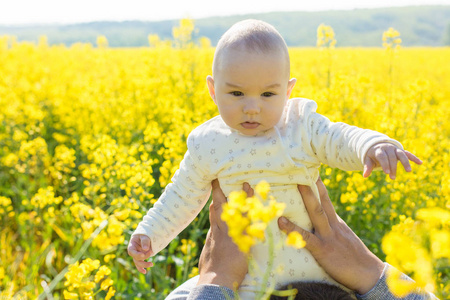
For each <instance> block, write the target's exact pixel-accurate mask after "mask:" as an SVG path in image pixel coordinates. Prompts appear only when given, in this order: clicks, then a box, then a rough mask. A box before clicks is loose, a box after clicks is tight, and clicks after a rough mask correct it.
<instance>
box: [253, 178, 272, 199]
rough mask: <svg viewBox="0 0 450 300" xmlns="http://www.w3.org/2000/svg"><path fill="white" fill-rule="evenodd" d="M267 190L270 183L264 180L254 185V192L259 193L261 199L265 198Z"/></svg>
mask: <svg viewBox="0 0 450 300" xmlns="http://www.w3.org/2000/svg"><path fill="white" fill-rule="evenodd" d="M269 191H270V185H269V183H268V182H267V181H265V180H263V181H261V182H259V183H258V184H257V185H256V186H255V192H256V193H257V194H259V195H260V196H261V198H263V200H267V194H268V193H269Z"/></svg>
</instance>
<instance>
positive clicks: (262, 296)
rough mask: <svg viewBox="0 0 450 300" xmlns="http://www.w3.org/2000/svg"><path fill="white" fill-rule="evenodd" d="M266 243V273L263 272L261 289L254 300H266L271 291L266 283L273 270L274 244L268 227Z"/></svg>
mask: <svg viewBox="0 0 450 300" xmlns="http://www.w3.org/2000/svg"><path fill="white" fill-rule="evenodd" d="M267 243H268V244H269V261H268V264H267V269H266V272H264V277H263V280H262V283H261V287H260V289H259V292H258V296H257V297H256V299H268V298H269V297H270V294H271V290H272V289H267V283H268V282H269V276H270V272H271V271H272V270H273V260H274V257H275V254H274V252H275V251H274V248H275V247H274V246H275V245H274V242H273V233H272V230H271V229H270V227H269V226H268V227H267Z"/></svg>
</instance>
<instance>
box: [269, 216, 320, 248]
mask: <svg viewBox="0 0 450 300" xmlns="http://www.w3.org/2000/svg"><path fill="white" fill-rule="evenodd" d="M278 227H279V228H280V229H281V230H282V231H283V232H284V233H286V234H289V233H291V232H294V231H295V232H298V233H300V234H301V235H302V238H303V240H304V241H305V243H306V245H305V248H306V249H307V250H309V251H311V252H314V250H315V249H317V246H318V243H319V242H320V240H319V239H318V238H317V236H315V235H314V234H313V233H311V232H309V231H307V230H304V229H303V228H301V227H298V226H297V225H295V224H294V223H292V222H291V221H289V220H288V219H286V218H285V217H279V218H278Z"/></svg>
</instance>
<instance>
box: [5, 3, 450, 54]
mask: <svg viewBox="0 0 450 300" xmlns="http://www.w3.org/2000/svg"><path fill="white" fill-rule="evenodd" d="M181 18H189V19H195V27H196V31H195V32H194V33H193V34H194V35H193V38H194V39H195V38H199V37H200V36H205V37H207V38H209V39H210V40H211V43H212V45H215V44H216V42H217V40H218V39H219V37H220V36H221V35H222V34H223V32H225V30H226V29H227V28H228V27H229V26H230V25H231V24H233V23H235V22H236V21H238V20H241V19H246V18H256V19H262V20H264V21H267V22H269V23H271V24H273V25H274V26H275V27H276V28H277V29H278V30H279V31H280V33H281V34H282V35H283V36H284V38H285V39H286V42H287V43H288V45H289V46H291V47H295V46H315V42H316V35H315V31H316V28H317V27H318V25H320V24H321V23H326V24H327V25H330V26H331V27H333V28H334V30H335V32H336V33H337V35H336V40H337V45H336V46H337V47H345V46H363V47H373V46H379V45H380V43H379V40H380V38H381V35H382V33H383V31H384V30H386V28H389V27H394V28H396V29H397V30H398V31H399V32H401V33H402V38H403V44H402V45H403V46H444V45H450V0H397V1H389V0H382V1H380V0H377V1H375V0H367V1H358V0H349V1H332V0H321V1H293V0H288V1H273V2H270V3H261V1H239V0H230V1H227V3H226V4H225V3H211V2H210V1H206V0H193V1H182V0H177V1H145V0H131V1H127V2H126V3H125V2H123V1H106V0H97V1H88V0H80V1H58V0H43V1H30V0H17V1H1V3H0V35H13V36H16V37H17V39H18V41H23V40H27V41H34V42H37V41H38V39H39V36H41V35H46V36H47V38H48V43H49V44H50V45H54V44H65V45H66V46H70V45H72V44H73V43H76V42H82V43H95V41H96V38H97V36H99V35H104V36H105V37H106V38H107V39H108V43H109V46H110V47H139V46H147V45H148V39H147V37H148V35H149V34H157V35H158V36H159V37H160V38H161V39H163V40H164V39H169V38H171V37H172V28H173V27H174V26H175V25H177V24H178V20H179V19H181Z"/></svg>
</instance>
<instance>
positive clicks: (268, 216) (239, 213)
mask: <svg viewBox="0 0 450 300" xmlns="http://www.w3.org/2000/svg"><path fill="white" fill-rule="evenodd" d="M269 191H270V187H269V184H268V183H267V182H266V181H261V182H260V183H258V184H257V185H256V187H255V193H256V195H255V196H252V197H247V193H246V192H244V191H235V192H231V193H230V195H229V197H228V202H227V203H225V204H224V205H223V212H222V216H221V218H222V220H224V221H225V222H226V223H227V225H228V234H229V235H230V237H231V238H232V239H233V241H234V242H235V243H236V245H237V246H238V247H239V250H241V251H242V252H244V253H248V252H249V251H250V248H251V247H252V246H253V245H254V244H255V243H257V242H258V241H264V239H265V230H266V228H267V225H268V223H269V222H270V221H271V220H273V219H275V218H277V217H279V216H281V214H282V213H283V211H284V208H285V207H286V205H285V204H284V203H278V202H277V201H276V200H275V199H274V198H273V197H272V196H270V195H268V193H269Z"/></svg>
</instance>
